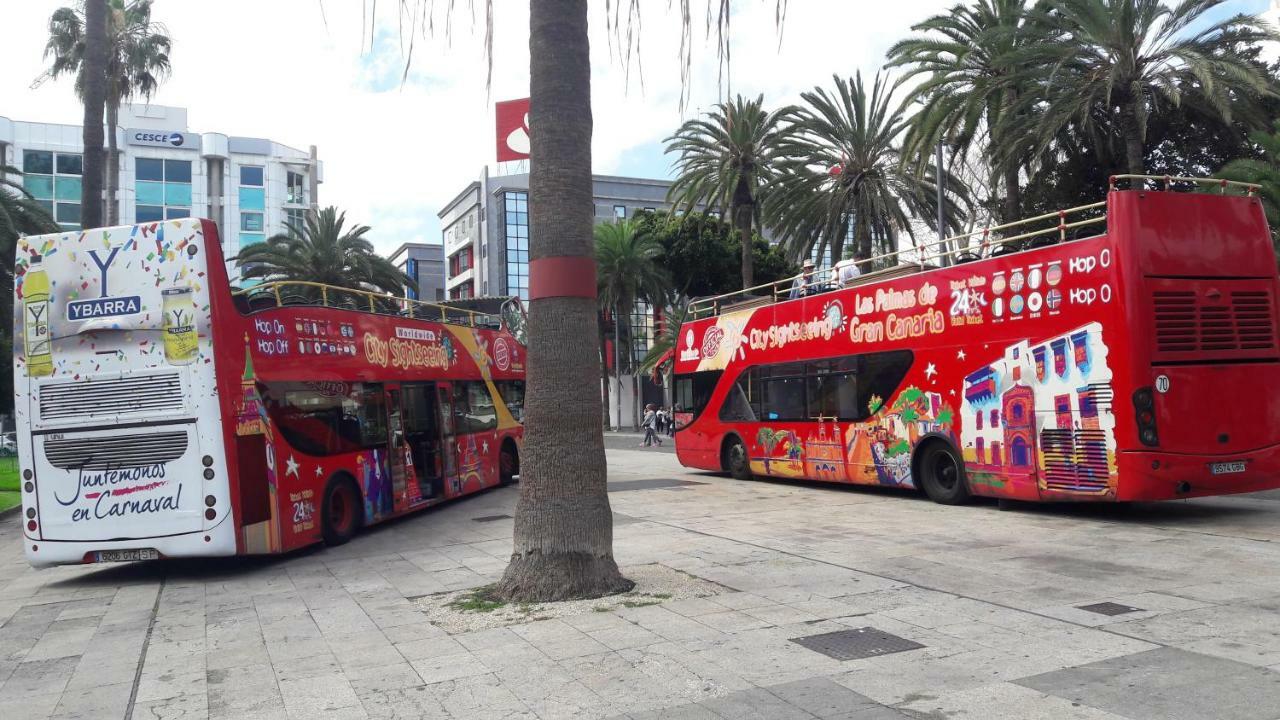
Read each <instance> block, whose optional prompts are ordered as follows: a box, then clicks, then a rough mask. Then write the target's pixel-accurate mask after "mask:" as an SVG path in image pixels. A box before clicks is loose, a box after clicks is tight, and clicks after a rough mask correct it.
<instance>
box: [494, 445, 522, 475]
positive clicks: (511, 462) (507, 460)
mask: <svg viewBox="0 0 1280 720" xmlns="http://www.w3.org/2000/svg"><path fill="white" fill-rule="evenodd" d="M519 474H520V451H519V450H516V444H515V443H513V442H511V441H510V440H508V441H506V442H504V443H502V450H501V452H499V453H498V479H499V481H500V482H501V483H502V484H503V485H510V484H511V483H513V482H515V481H516V476H517V475H519Z"/></svg>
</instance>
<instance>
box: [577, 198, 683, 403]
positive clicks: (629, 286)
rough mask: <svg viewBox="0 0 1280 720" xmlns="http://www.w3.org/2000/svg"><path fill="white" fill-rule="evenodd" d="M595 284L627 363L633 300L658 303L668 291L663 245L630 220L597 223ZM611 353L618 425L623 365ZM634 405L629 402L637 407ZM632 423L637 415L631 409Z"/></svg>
mask: <svg viewBox="0 0 1280 720" xmlns="http://www.w3.org/2000/svg"><path fill="white" fill-rule="evenodd" d="M594 234H595V241H596V285H597V297H598V298H599V302H600V309H601V310H602V311H605V312H609V313H610V314H611V315H612V316H613V327H614V332H613V335H614V345H615V347H617V348H618V349H619V350H622V349H625V351H626V357H627V362H626V366H627V367H631V366H632V365H633V364H634V363H633V362H632V360H631V358H632V357H633V356H634V350H633V347H634V340H635V339H634V337H633V328H632V326H631V323H630V322H628V321H627V320H628V319H630V318H631V317H632V315H633V314H634V311H635V306H636V302H637V301H644V302H646V303H649V304H651V305H658V306H661V305H662V304H663V303H664V302H665V301H666V300H667V298H668V296H669V295H670V293H671V278H670V277H669V276H668V275H667V272H666V270H665V269H663V267H662V265H661V263H660V258H661V257H662V252H663V250H662V243H660V242H658V240H657V238H655V237H653V236H652V235H650V234H648V233H646V232H642V231H641V229H640V226H639V224H638V223H636V222H635V221H633V220H631V219H622V220H617V221H614V222H606V223H601V224H599V225H596V226H595V232H594ZM618 357H619V353H617V352H615V353H614V358H615V362H614V366H613V373H614V379H615V380H617V383H618V389H619V390H618V391H619V395H618V400H619V402H618V425H619V426H621V424H622V402H621V398H622V396H621V391H622V390H621V389H622V369H623V363H622V362H620V361H618ZM631 382H632V397H633V399H634V398H635V397H637V396H638V395H639V385H638V381H637V380H636V378H635V375H634V373H633V374H632V378H631ZM635 405H636V403H634V402H633V403H632V409H633V410H634V409H635ZM632 420H633V424H636V422H635V421H636V418H635V417H634V413H633V418H632Z"/></svg>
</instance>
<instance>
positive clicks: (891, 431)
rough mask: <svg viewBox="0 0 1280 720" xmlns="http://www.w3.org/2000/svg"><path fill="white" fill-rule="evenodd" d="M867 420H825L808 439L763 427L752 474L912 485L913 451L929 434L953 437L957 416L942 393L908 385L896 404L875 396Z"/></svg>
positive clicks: (794, 433)
mask: <svg viewBox="0 0 1280 720" xmlns="http://www.w3.org/2000/svg"><path fill="white" fill-rule="evenodd" d="M867 409H868V411H869V412H870V417H869V418H868V419H866V420H863V421H861V422H840V421H836V420H834V419H830V418H828V419H825V420H823V421H820V422H818V423H817V425H816V427H813V428H812V429H810V430H808V434H807V435H806V436H805V438H804V439H803V440H801V439H800V437H799V436H798V435H797V433H796V431H794V430H789V429H780V428H778V429H775V428H769V427H765V428H761V429H760V430H759V431H758V432H757V435H756V438H755V446H756V447H758V448H760V449H761V450H763V451H764V454H763V455H757V456H753V457H751V467H752V471H753V472H756V473H758V474H761V475H772V476H775V477H805V478H810V479H815V480H834V481H837V482H852V483H861V484H872V485H892V486H905V487H911V486H912V485H913V482H912V478H911V448H912V447H914V445H915V443H916V442H918V441H919V439H920V438H921V437H923V436H924V435H926V434H929V433H943V434H951V432H952V425H953V422H954V412H953V411H952V409H951V407H950V406H949V405H947V404H946V403H945V402H943V399H942V395H941V393H937V392H931V391H924V390H921V389H920V388H918V387H915V386H914V385H913V386H908V387H907V388H904V389H903V390H902V392H900V393H899V394H898V395H897V397H896V399H895V400H894V402H893V404H892V405H891V406H886V405H885V403H884V401H883V400H882V399H881V398H879V397H875V396H873V397H872V399H871V401H870V403H869V407H868V408H867Z"/></svg>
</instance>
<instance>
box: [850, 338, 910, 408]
mask: <svg viewBox="0 0 1280 720" xmlns="http://www.w3.org/2000/svg"><path fill="white" fill-rule="evenodd" d="M860 360H861V363H860V365H859V367H858V376H859V377H858V407H859V409H860V410H861V411H862V415H861V416H859V417H858V418H856V419H859V420H861V419H865V418H866V417H868V416H869V415H870V411H869V410H868V407H867V405H868V403H870V402H871V396H872V395H874V396H876V397H878V398H880V401H881V402H882V403H884V404H885V405H888V404H889V403H890V402H892V401H893V396H894V395H895V394H897V392H898V386H899V385H901V384H902V378H904V377H906V376H907V371H908V370H910V369H911V363H912V361H913V360H914V355H913V354H912V353H911V351H910V350H890V351H888V352H879V353H870V354H867V355H863V356H861V358H860Z"/></svg>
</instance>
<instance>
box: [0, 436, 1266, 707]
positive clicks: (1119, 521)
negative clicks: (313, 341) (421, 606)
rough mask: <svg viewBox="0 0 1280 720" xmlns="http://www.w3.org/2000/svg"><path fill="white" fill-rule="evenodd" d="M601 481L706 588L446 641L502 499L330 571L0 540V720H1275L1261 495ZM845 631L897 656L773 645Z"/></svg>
mask: <svg viewBox="0 0 1280 720" xmlns="http://www.w3.org/2000/svg"><path fill="white" fill-rule="evenodd" d="M609 461H610V479H611V482H616V483H628V482H630V483H631V484H629V485H627V484H619V485H617V486H616V487H617V488H618V490H619V492H615V493H613V494H611V496H610V497H611V501H612V504H613V508H614V510H615V513H616V528H615V551H616V554H617V558H618V560H619V563H620V564H622V565H623V566H627V565H640V564H645V563H655V562H657V563H663V564H666V565H668V566H670V567H672V568H676V569H679V570H682V571H685V572H688V573H691V574H693V575H697V576H699V577H702V578H705V579H707V580H710V581H713V582H717V583H720V584H722V585H724V586H726V588H727V590H726V592H725V593H723V594H720V595H716V596H712V597H708V598H701V599H691V600H682V601H672V602H668V603H664V604H662V605H655V606H647V607H636V608H623V609H620V610H618V611H616V612H609V613H592V614H590V615H588V616H579V617H570V618H564V619H559V620H540V621H533V622H529V623H527V624H524V625H518V626H512V627H506V628H498V629H491V630H484V631H479V632H472V633H465V634H461V635H453V636H451V635H449V634H447V633H445V632H444V631H443V630H441V629H439V628H437V627H435V626H433V625H431V624H430V623H428V622H427V621H426V620H425V618H424V616H423V615H422V614H421V613H420V612H418V611H417V610H415V608H414V606H413V603H412V598H415V597H417V596H420V595H425V594H429V593H436V592H442V591H449V590H457V589H462V588H468V587H474V586H478V585H482V584H485V583H488V582H492V581H493V580H495V579H496V578H498V577H499V576H500V575H501V572H502V569H503V567H504V565H505V559H506V557H507V555H508V554H509V552H510V535H511V528H512V521H511V520H510V519H499V520H489V521H486V522H477V521H476V520H475V518H484V517H491V516H494V515H504V514H506V515H509V514H511V513H512V511H513V508H514V504H515V500H516V496H517V493H518V490H517V489H515V488H503V489H498V490H494V491H491V492H488V493H485V494H482V495H480V496H478V497H474V498H469V499H465V500H463V501H460V502H456V503H453V504H451V505H448V506H445V507H442V508H438V509H435V510H431V511H428V512H426V513H423V514H419V515H416V516H413V517H410V518H405V519H401V520H396V521H393V522H391V523H388V524H386V525H384V526H381V527H378V528H373V529H370V530H369V531H367V532H365V533H363V534H362V535H361V536H359V537H358V538H357V539H355V540H354V541H353V542H351V543H349V544H348V545H346V546H343V547H340V548H328V549H324V548H315V549H311V550H307V551H304V552H300V553H295V554H292V555H289V556H286V557H275V558H229V559H218V560H202V561H185V562H177V561H173V562H160V563H137V564H127V565H112V566H83V567H64V568H55V569H50V570H41V571H35V570H32V569H30V568H29V567H28V566H27V565H26V562H25V560H24V559H23V557H22V552H21V547H20V545H19V540H18V537H19V533H18V527H19V526H18V518H17V516H10V517H9V518H7V519H5V520H3V521H0V717H3V718H4V720H22V719H25V718H95V719H96V718H237V719H240V718H249V719H252V718H329V717H333V718H459V719H462V718H466V719H468V720H470V719H472V718H480V719H483V718H511V719H515V718H544V719H553V718H617V719H618V720H628V719H631V720H642V719H645V720H647V719H651V718H663V719H667V718H690V719H698V720H715V719H717V718H734V719H736V718H767V719H768V720H785V719H786V718H827V719H835V718H844V719H849V720H853V719H857V720H879V719H881V718H974V719H979V718H981V719H985V718H1019V719H1024V718H1036V719H1058V718H1079V719H1085V720H1116V719H1117V718H1130V719H1131V720H1148V719H1156V718H1159V719H1164V718H1188V719H1194V720H1209V719H1222V720H1236V719H1245V718H1248V719H1249V720H1254V719H1258V720H1277V719H1280V623H1277V622H1276V618H1277V616H1278V613H1280V571H1278V570H1277V568H1278V567H1280V542H1277V540H1280V522H1278V521H1280V493H1275V492H1273V493H1259V494H1256V495H1251V496H1241V497H1231V498H1213V499H1206V500H1196V501H1185V502H1177V503H1165V504H1158V505H1142V506H1137V507H1131V508H1127V509H1125V508H1112V507H1106V508H1104V507H1085V506H1068V507H1063V506H1055V507H1039V506H1037V507H1020V508H1016V509H1014V510H1013V511H1011V512H1001V511H999V510H997V508H996V507H995V505H994V504H990V503H977V504H974V505H971V506H966V507H942V506H938V505H934V504H932V503H929V502H927V501H924V500H921V499H919V498H916V497H914V496H912V495H910V494H906V493H902V492H893V491H885V490H877V489H865V488H846V487H832V486H822V485H817V484H796V483H774V482H759V481H757V482H735V481H733V480H730V479H727V478H721V477H717V476H714V475H709V474H704V473H695V472H687V471H685V470H684V469H683V468H680V467H679V466H678V464H677V463H676V461H675V458H674V457H673V456H671V455H670V454H667V453H657V452H652V451H642V450H636V449H611V450H610V451H609ZM672 479H674V480H687V481H693V482H695V483H697V484H689V485H673V484H672V483H669V482H653V483H635V482H633V481H637V480H664V481H665V480H672ZM623 490H625V491H623ZM1098 603H1113V604H1114V605H1103V606H1101V607H1100V608H1098V609H1101V610H1107V611H1109V612H1112V613H1117V614H1106V613H1100V612H1091V611H1087V610H1083V609H1080V608H1081V606H1088V605H1096V604H1098ZM1116 606H1124V607H1116ZM852 628H874V629H876V630H878V631H880V632H882V633H888V634H890V635H893V636H896V637H898V638H902V639H903V640H906V641H909V643H908V644H903V645H901V647H911V646H912V645H911V644H918V645H920V646H922V647H919V648H916V649H911V650H905V651H901V652H892V653H885V654H879V655H873V656H870V657H861V658H859V659H851V660H838V659H835V658H833V657H828V656H827V655H824V654H822V653H820V652H817V651H815V650H811V649H809V648H808V647H805V646H803V645H801V644H799V643H796V642H793V640H795V639H797V638H802V637H807V636H812V635H822V634H825V633H833V632H839V631H843V630H849V629H852ZM872 635H874V634H872ZM876 637H880V636H878V635H877V636H876Z"/></svg>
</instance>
